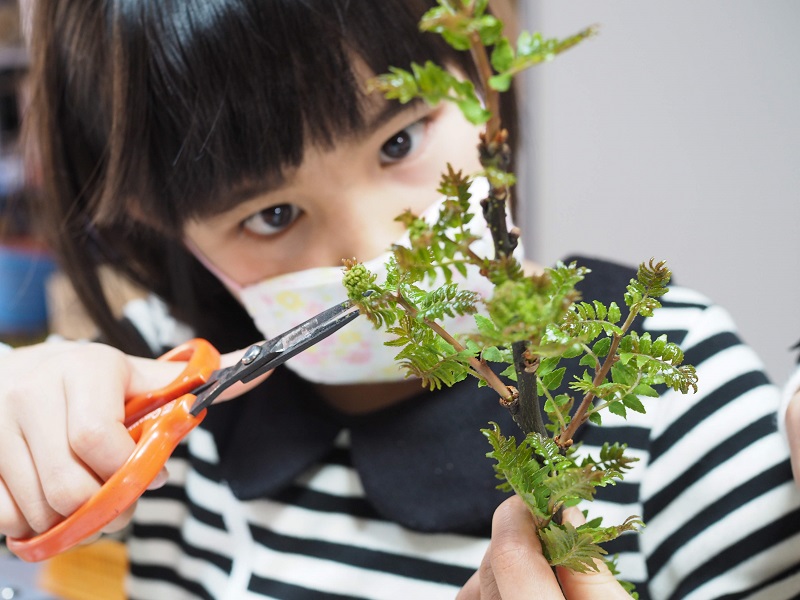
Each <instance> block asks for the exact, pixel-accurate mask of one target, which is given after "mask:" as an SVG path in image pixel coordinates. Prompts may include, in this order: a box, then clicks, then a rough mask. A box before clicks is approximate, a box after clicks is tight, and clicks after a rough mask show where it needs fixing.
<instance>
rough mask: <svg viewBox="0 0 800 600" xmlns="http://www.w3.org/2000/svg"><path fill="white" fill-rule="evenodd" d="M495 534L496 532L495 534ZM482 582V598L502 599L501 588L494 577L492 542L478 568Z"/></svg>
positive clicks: (486, 599)
mask: <svg viewBox="0 0 800 600" xmlns="http://www.w3.org/2000/svg"><path fill="white" fill-rule="evenodd" d="M493 535H494V534H493ZM478 575H479V583H480V598H481V600H501V597H500V589H499V588H498V587H497V580H496V579H495V578H494V571H493V570H492V544H491V542H490V543H489V547H488V548H487V549H486V554H484V556H483V560H482V561H481V566H480V568H479V569H478Z"/></svg>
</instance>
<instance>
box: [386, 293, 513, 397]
mask: <svg viewBox="0 0 800 600" xmlns="http://www.w3.org/2000/svg"><path fill="white" fill-rule="evenodd" d="M397 303H398V304H400V305H401V306H402V307H403V309H404V310H405V311H406V312H407V313H408V314H409V315H410V316H411V317H414V318H416V316H417V315H418V314H419V311H418V310H417V309H416V308H414V307H413V306H411V305H410V304H409V303H408V302H407V301H406V299H405V298H403V296H402V295H400V294H399V293H398V294H397ZM423 322H424V323H425V325H427V326H428V327H430V328H431V329H432V330H433V331H435V332H436V333H437V334H438V335H439V336H440V337H441V338H442V339H444V340H445V341H446V342H447V343H448V344H450V345H451V346H452V347H453V348H455V349H456V351H458V352H461V351H463V350H466V348H464V346H463V345H462V344H461V343H460V342H459V341H458V340H457V339H455V338H454V337H453V336H452V335H450V333H448V332H447V330H445V329H444V328H443V327H442V326H441V325H439V324H438V323H437V322H436V321H431V320H430V319H423ZM469 364H470V366H471V367H472V368H473V370H475V372H476V373H478V375H480V377H481V378H483V380H484V381H485V382H486V385H488V386H489V387H490V388H492V389H493V390H494V391H495V392H497V393H498V394H499V395H500V398H501V399H502V401H503V402H504V403H511V402H512V401H513V396H514V394H513V392H512V391H511V390H510V389H509V388H508V386H507V385H506V384H504V383H503V382H502V381H500V378H499V377H498V376H497V375H495V373H494V371H492V370H491V369H490V368H489V366H488V365H487V364H486V363H485V362H484V361H481V360H478V359H477V358H475V357H474V356H471V357H470V359H469Z"/></svg>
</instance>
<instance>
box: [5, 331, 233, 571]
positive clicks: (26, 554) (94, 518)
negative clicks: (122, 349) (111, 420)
mask: <svg viewBox="0 0 800 600" xmlns="http://www.w3.org/2000/svg"><path fill="white" fill-rule="evenodd" d="M159 360H170V361H183V360H188V361H189V364H188V365H187V366H186V368H185V369H184V371H183V372H182V373H181V374H180V375H179V376H178V377H177V378H176V379H175V380H174V381H173V382H172V383H170V384H169V385H167V386H165V387H163V388H161V389H159V390H156V391H154V392H148V393H146V394H141V395H139V396H135V397H133V398H131V399H129V400H128V401H127V402H126V410H125V412H126V421H125V424H126V426H128V433H130V435H131V437H132V438H133V440H134V441H135V442H136V448H135V449H134V451H133V453H132V454H131V455H130V457H128V460H127V461H126V462H125V464H123V465H122V467H121V468H120V469H119V471H117V472H116V473H114V474H113V475H112V476H111V477H110V478H109V479H108V480H107V481H106V482H105V483H104V484H103V485H102V487H101V488H100V489H99V490H98V491H97V493H95V495H94V496H92V497H91V498H90V499H89V500H87V501H86V503H84V504H83V505H82V506H81V507H80V508H78V510H76V511H75V512H74V513H72V514H71V515H70V516H69V517H67V518H66V519H64V520H63V521H61V522H60V523H59V524H57V525H55V526H54V527H52V528H51V529H49V530H48V531H46V532H44V533H41V534H39V535H37V536H35V537H32V538H28V539H12V538H8V539H7V540H6V543H7V545H8V548H9V550H11V551H12V552H13V553H14V554H16V555H17V556H19V557H20V558H22V559H24V560H27V561H39V560H44V559H46V558H50V557H51V556H54V555H56V554H59V553H60V552H64V551H65V550H68V549H69V548H72V547H73V546H75V545H76V544H79V543H80V542H82V541H83V540H85V539H87V538H89V537H90V536H92V535H94V534H95V533H97V532H99V531H100V530H102V528H103V527H105V526H106V525H108V524H109V523H111V521H113V520H114V519H115V518H117V517H118V516H119V515H120V514H122V513H123V512H124V511H125V510H126V509H128V508H129V507H130V506H132V505H133V504H134V502H136V500H138V499H139V497H140V496H141V495H142V494H143V493H144V492H145V490H146V489H147V487H148V486H149V485H150V483H151V482H152V481H153V480H154V479H155V478H156V476H157V475H158V474H159V472H160V471H161V469H162V468H163V466H164V464H165V463H166V462H167V459H168V458H169V457H170V455H171V454H172V452H173V451H174V450H175V447H176V446H177V445H178V443H180V441H181V440H182V439H183V438H184V437H186V435H188V433H189V432H190V431H191V430H192V429H194V428H195V427H197V425H199V424H200V422H201V421H202V420H203V418H204V417H205V415H206V411H205V410H204V411H203V412H201V413H200V414H199V415H197V416H194V415H192V414H191V412H190V411H191V409H192V405H193V404H194V401H195V396H194V394H190V393H187V392H189V391H190V390H193V389H195V388H196V387H198V386H199V385H202V384H203V383H205V382H206V381H207V380H208V378H209V376H210V375H211V373H213V372H214V371H215V370H216V369H217V368H219V352H217V350H216V349H215V348H214V347H213V346H212V345H211V344H210V343H208V342H207V341H205V340H201V339H194V340H191V341H189V342H186V343H185V344H182V345H180V346H178V347H177V348H175V349H173V350H171V351H170V352H167V353H166V354H164V355H163V356H161V357H160V358H159ZM136 417H139V418H136Z"/></svg>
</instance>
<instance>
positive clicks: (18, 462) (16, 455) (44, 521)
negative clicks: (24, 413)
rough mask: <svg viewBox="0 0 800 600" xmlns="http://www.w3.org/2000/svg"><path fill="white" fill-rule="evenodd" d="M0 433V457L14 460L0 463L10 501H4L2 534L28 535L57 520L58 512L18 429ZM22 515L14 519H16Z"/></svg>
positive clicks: (49, 525)
mask: <svg viewBox="0 0 800 600" xmlns="http://www.w3.org/2000/svg"><path fill="white" fill-rule="evenodd" d="M3 434H4V435H2V436H0V456H3V457H4V458H9V459H11V458H12V457H13V460H10V461H9V460H4V461H2V462H0V479H2V481H3V484H4V489H5V491H6V492H7V493H8V496H9V498H10V503H13V505H14V507H16V508H17V512H16V515H14V509H13V507H12V506H11V505H10V503H8V502H7V501H4V505H6V506H4V509H3V514H6V510H8V511H9V512H8V514H9V515H10V517H7V518H6V519H4V521H6V520H7V521H8V522H6V523H3V529H4V533H5V532H6V530H7V532H8V534H9V535H11V536H12V537H29V536H30V534H32V533H40V532H42V531H46V530H47V529H49V528H50V527H52V526H53V525H55V524H56V523H57V522H58V521H60V520H61V518H62V517H61V515H60V514H58V513H57V512H56V511H55V510H53V508H52V507H51V506H50V504H49V503H48V501H47V498H46V497H45V494H44V491H43V490H42V486H41V484H40V482H39V478H38V475H37V472H36V465H35V463H34V460H33V457H32V456H31V453H30V450H29V449H28V445H27V444H26V443H25V440H24V438H23V437H22V435H21V433H19V432H9V431H4V432H3ZM18 517H21V519H20V520H18V521H16V522H15V519H16V518H18Z"/></svg>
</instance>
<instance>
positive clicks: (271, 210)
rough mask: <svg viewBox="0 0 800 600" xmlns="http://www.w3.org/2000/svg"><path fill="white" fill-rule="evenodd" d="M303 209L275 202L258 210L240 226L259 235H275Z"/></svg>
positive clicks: (301, 212)
mask: <svg viewBox="0 0 800 600" xmlns="http://www.w3.org/2000/svg"><path fill="white" fill-rule="evenodd" d="M302 214H303V211H302V210H300V209H299V208H298V207H297V206H295V205H294V204H276V205H275V206H270V207H268V208H265V209H264V210H260V211H258V212H257V213H256V214H254V215H253V216H252V217H248V218H247V219H245V220H244V222H243V223H242V227H243V228H244V229H245V230H247V231H249V232H250V233H252V234H255V235H260V236H271V235H277V234H279V233H281V232H282V231H283V230H285V229H286V228H287V227H289V226H290V225H291V224H292V223H294V222H295V221H296V220H297V219H298V217H300V215H302Z"/></svg>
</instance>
